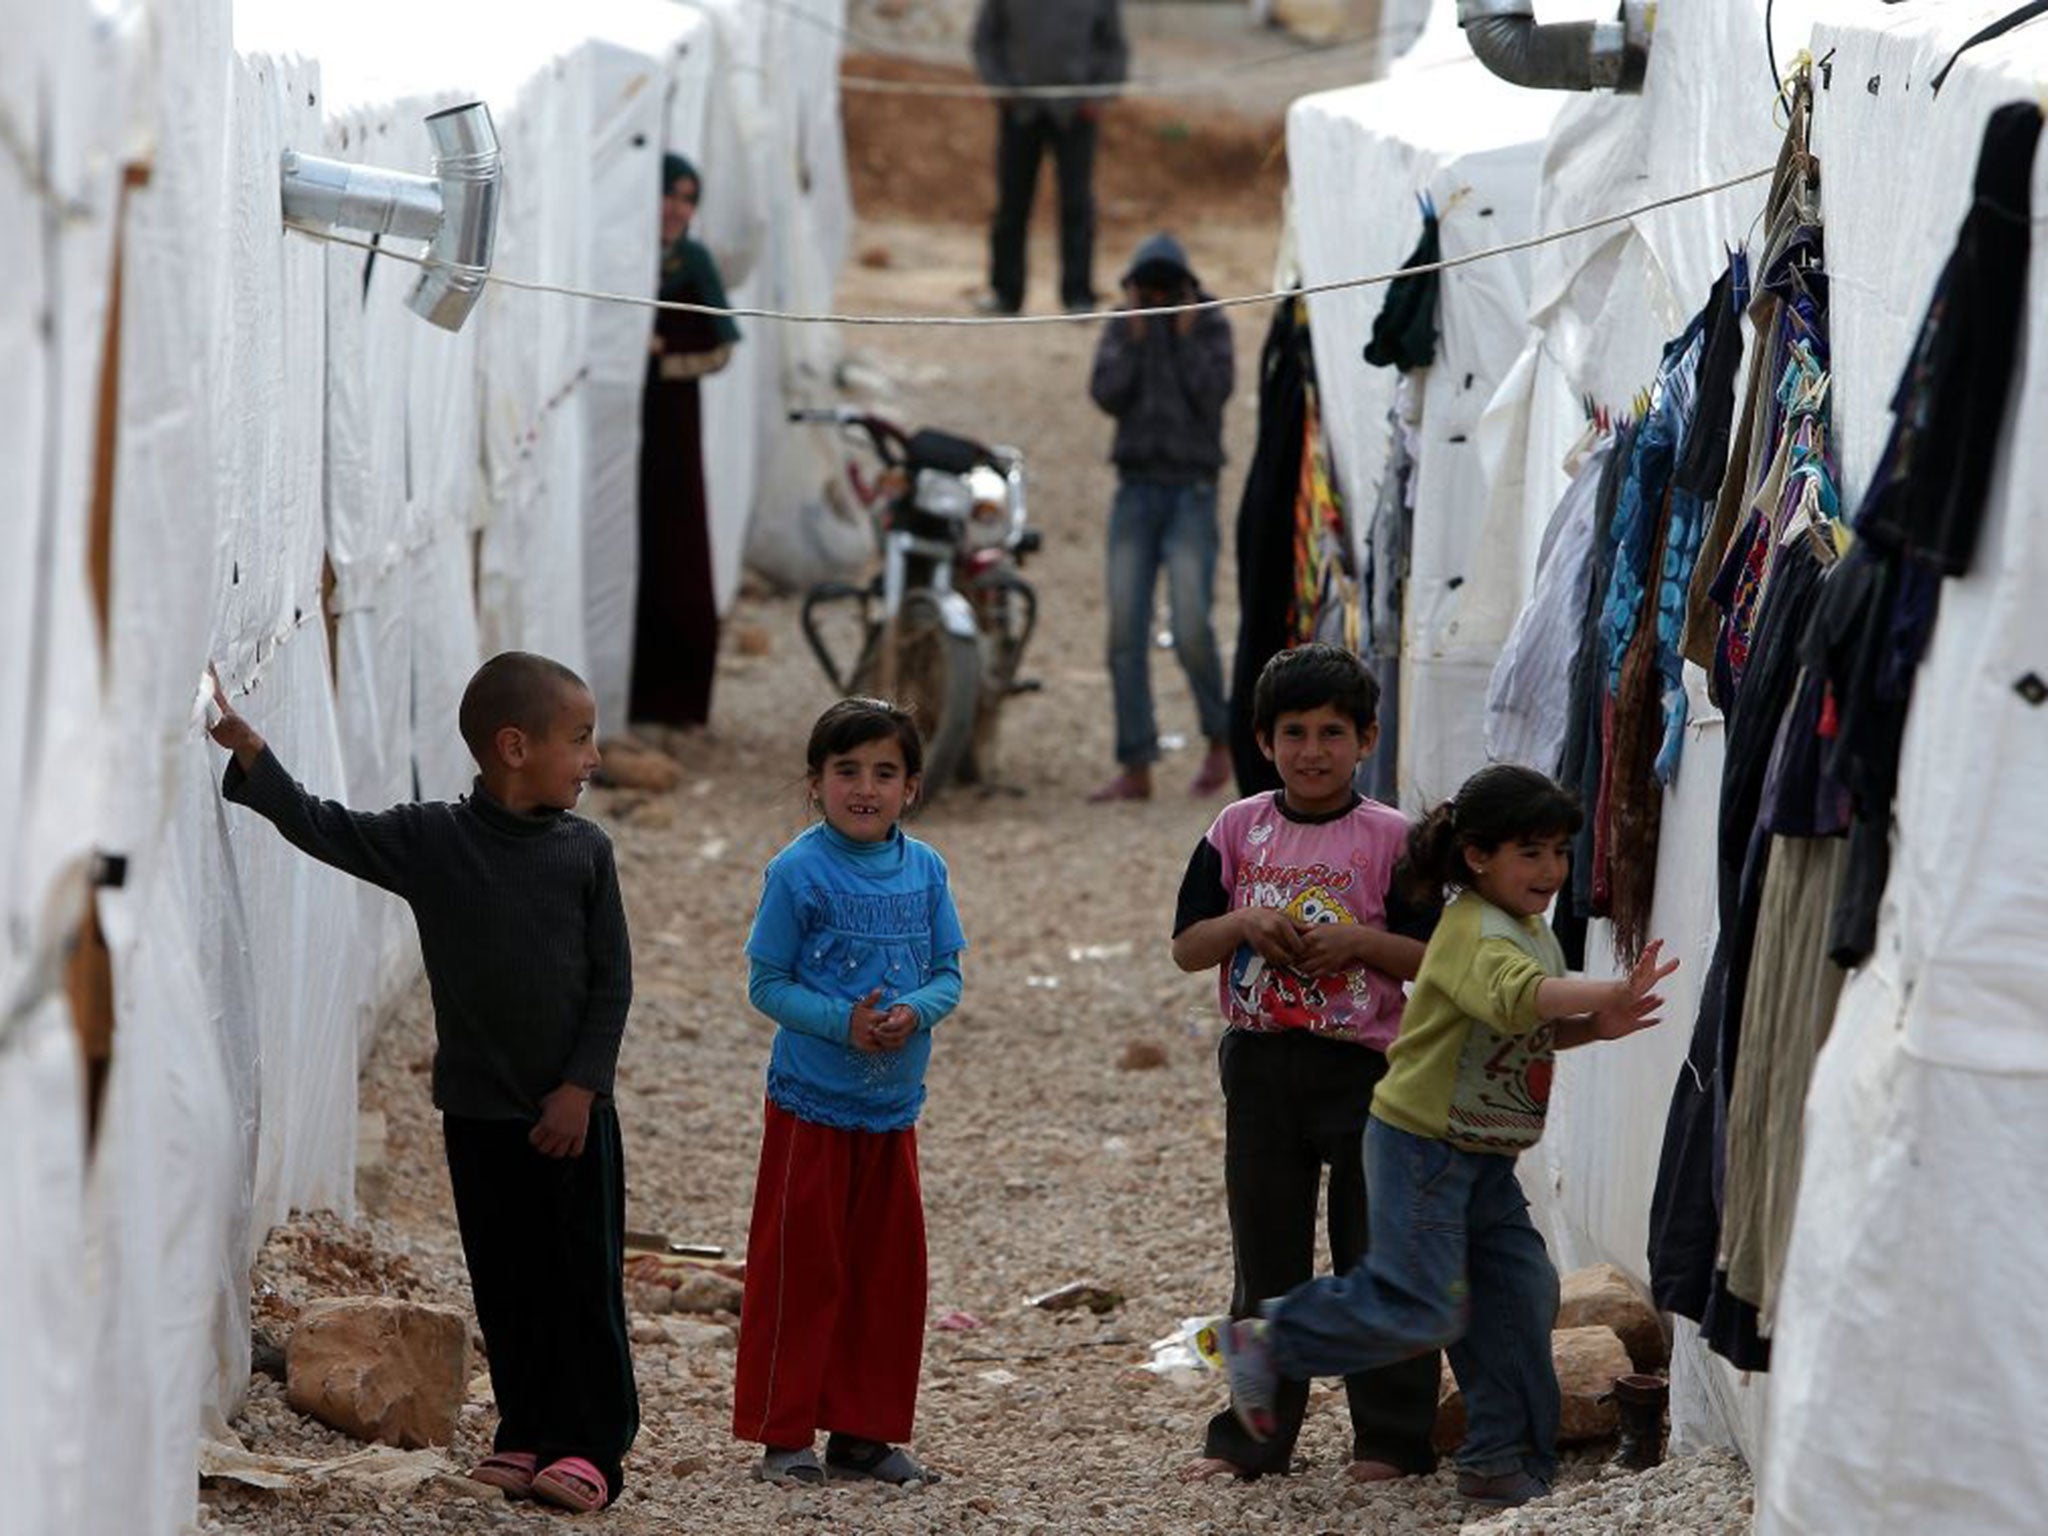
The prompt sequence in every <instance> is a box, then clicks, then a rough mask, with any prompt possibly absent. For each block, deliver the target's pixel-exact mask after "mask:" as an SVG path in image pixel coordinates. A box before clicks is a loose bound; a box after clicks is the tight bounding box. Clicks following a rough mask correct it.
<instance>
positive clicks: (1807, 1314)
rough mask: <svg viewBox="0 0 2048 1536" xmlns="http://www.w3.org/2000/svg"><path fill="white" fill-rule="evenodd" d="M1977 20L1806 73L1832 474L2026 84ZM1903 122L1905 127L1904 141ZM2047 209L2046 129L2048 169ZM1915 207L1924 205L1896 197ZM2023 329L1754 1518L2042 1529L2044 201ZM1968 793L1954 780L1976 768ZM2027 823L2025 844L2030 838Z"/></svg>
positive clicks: (1802, 1247) (1918, 731)
mask: <svg viewBox="0 0 2048 1536" xmlns="http://www.w3.org/2000/svg"><path fill="white" fill-rule="evenodd" d="M1983 19H1985V18H1982V17H1977V18H1974V19H1972V18H1969V17H1955V16H1943V15H1940V14H1931V15H1930V14H1921V15H1911V16H1900V15H1895V14H1892V13H1885V14H1883V15H1881V16H1878V17H1863V16H1853V17H1852V16H1846V15H1845V16H1844V19H1843V20H1841V22H1840V23H1839V24H1837V25H1830V26H1822V27H1819V28H1817V29H1816V30H1815V32H1814V36H1813V42H1812V47H1813V50H1814V52H1815V54H1816V56H1820V55H1821V54H1823V53H1825V52H1827V51H1829V50H1832V51H1833V55H1834V57H1833V61H1832V64H1833V77H1834V80H1833V88H1832V89H1831V90H1821V91H1818V92H1817V93H1816V101H1815V120H1814V137H1815V144H1814V147H1815V151H1816V153H1817V154H1818V155H1819V156H1820V158H1821V164H1822V168H1823V172H1824V174H1825V177H1826V181H1825V192H1824V196H1825V200H1826V201H1825V205H1824V206H1825V211H1826V213H1827V217H1828V252H1829V267H1830V269H1831V280H1832V288H1833V299H1832V305H1831V308H1832V312H1833V315H1834V320H1835V338H1836V351H1835V357H1836V366H1837V378H1838V384H1837V394H1836V399H1837V402H1838V407H1837V408H1838V416H1839V419H1840V420H1841V421H1842V423H1843V428H1842V433H1841V440H1842V457H1843V480H1844V492H1845V501H1847V502H1848V503H1849V504H1851V505H1853V504H1854V501H1855V499H1856V497H1857V496H1858V495H1860V493H1861V491H1862V488H1863V487H1864V485H1865V484H1867V482H1868V480H1869V477H1870V474H1871V471H1872V468H1873V465H1874V461H1875V458H1876V455H1877V452H1878V449H1879V448H1880V446H1881V444H1882V440H1883V437H1884V434H1885V432H1886V430H1887V428H1888V426H1889V415H1888V412H1887V409H1886V407H1887V400H1888V396H1889V392H1890V390H1891V388H1892V385H1893V382H1894V381H1895V380H1896V378H1897V376H1898V373H1899V370H1900V368H1901V366H1902V364H1903V363H1904V360H1905V358H1906V356H1907V353H1908V351H1909V349H1910V348H1911V345H1912V342H1913V339H1914V336H1915V333H1916V332H1917V330H1918V328H1919V323H1920V318H1921V315H1922V314H1923V312H1924V310H1925V308H1926V303H1927V298H1928V295H1929V293H1930V292H1931V290H1932V287H1933V282H1934V278H1935V275H1936V273H1937V272H1938V271H1939V270H1940V267H1941V265H1942V263H1943V262H1944V261H1945V260H1946V258H1947V255H1948V253H1949V251H1950V249H1951V247H1952V246H1953V243H1954V237H1955V230H1956V226H1957V224H1958V223H1959V222H1960V220H1961V218H1962V215H1963V213H1964V211H1965V209H1966V207H1967V205H1968V201H1969V195H1970V194H1969V189H1970V186H1971V180H1972V176H1973V173H1974V170H1975V166H1976V157H1977V148H1978V143H1979V140H1980V139H1981V136H1982V134H1983V129H1984V124H1985V121H1986V119H1987V118H1988V117H1989V115H1990V114H1991V112H1992V111H1993V109H1995V108H1996V107H1998V106H2000V105H2002V104H2004V103H2006V102H2009V101H2014V100H2019V101H2033V100H2038V99H2039V97H2040V95H2041V91H2042V86H2043V81H2044V78H2048V42H2044V40H2043V39H2042V37H2041V36H2040V35H2039V31H2038V29H2021V30H2019V31H2016V32H2014V33H2012V34H2010V35H2009V36H2008V37H2007V38H2005V39H2003V40H2001V41H1999V42H1997V43H1993V44H1989V45H1985V46H1983V47H1981V48H1979V49H1976V50H1973V51H1971V52H1970V53H1967V54H1965V55H1963V57H1962V59H1961V61H1960V62H1959V63H1958V64H1957V65H1956V68H1955V69H1954V71H1953V72H1952V73H1951V74H1950V76H1949V77H1948V79H1947V81H1946V83H1945V84H1944V85H1943V87H1942V89H1941V93H1940V95H1939V96H1935V95H1933V94H1932V93H1931V92H1930V91H1929V90H1928V89H1927V88H1926V84H1925V82H1926V81H1927V80H1928V79H1929V78H1930V77H1931V76H1932V74H1933V73H1934V71H1935V70H1936V69H1938V68H1939V67H1940V66H1941V65H1942V64H1943V63H1944V62H1946V60H1947V59H1948V57H1949V56H1950V54H1951V53H1952V52H1953V51H1954V49H1955V48H1956V47H1957V46H1958V45H1959V44H1960V43H1961V42H1962V40H1963V39H1964V38H1965V37H1967V36H1968V35H1969V34H1970V32H1971V31H1972V30H1974V26H1975V24H1976V23H1977V22H1980V21H1982V20H1983ZM1909 147H1910V153H1909V152H1908V149H1909ZM2033 196H2034V207H2035V210H2036V213H2037V214H2038V213H2039V211H2040V210H2041V209H2043V208H2048V157H2043V158H2037V160H2036V162H2035V168H2034V187H2033ZM1901 208H1910V209H1911V210H1912V216H1911V217H1910V218H1906V219H1902V218H1900V217H1899V210H1900V209H1901ZM2027 284H2028V296H2027V305H2026V320H2025V326H2026V330H2025V333H2024V335H2023V336H2022V338H2021V347H2020V358H2019V363H2018V366H2017V368H2016V371H2015V380H2014V388H2013V399H2012V404H2011V406H2010V408H2009V411H2008V415H2007V419H2006V423H2005V427H2004V432H2003V436H2002V444H2003V447H2002V452H2001V454H2000V462H1999V465H1998V468H1997V470H1996V471H1995V474H1994V478H1993V482H1992V486H1991V490H1990V498H1989V503H1988V518H1987V521H1986V523H1985V526H1984V530H1983V534H1982V537H1981V540H1980V543H1979V545H1978V549H1977V554H1976V563H1975V565H1974V566H1973V567H1972V569H1971V571H1970V572H1969V573H1968V574H1967V575H1966V576H1964V577H1961V578H1959V579H1955V580H1951V581H1949V582H1947V583H1945V584H1944V588H1943V594H1942V599H1941V602H1942V607H1941V615H1940V621H1939V623H1938V625H1937V627H1936V629H1935V634H1934V639H1933V643H1932V645H1931V646H1930V648H1929V650H1928V653H1927V656H1926V658H1925V660H1924V661H1923V663H1922V666H1921V669H1920V674H1919V679H1918V681H1917V683H1916V685H1915V688H1914V693H1913V702H1912V708H1911V712H1910V715H1909V717H1908V721H1907V729H1906V739H1905V748H1904V754H1903V761H1902V767H1901V772H1900V779H1899V795H1898V800H1897V804H1896V807H1895V815H1896V831H1895V835H1894V859H1893V867H1892V879H1891V883H1890V885H1889V887H1888V889H1887V891H1886V897H1885V905H1884V909H1883V913H1882V916H1881V919H1880V926H1879V934H1878V947H1877V951H1876V953H1875V954H1874V955H1873V956H1872V958H1871V960H1870V961H1869V963H1868V964H1867V965H1866V966H1865V967H1864V969H1863V970H1862V971H1860V972H1859V973H1857V974H1856V975H1855V976H1853V977H1852V978H1851V980H1850V983H1849V985H1848V987H1847V988H1846V989H1845V990H1844V993H1843V996H1842V1000H1841V1003H1840V1005H1839V1007H1838V1009H1837V1012H1836V1016H1835V1025H1834V1031H1833V1033H1832V1035H1831V1036H1830V1038H1829V1041H1828V1044H1827V1046H1826V1048H1825V1049H1824V1051H1823V1053H1822V1056H1821V1059H1820V1062H1819V1065H1818V1068H1817V1071H1816V1074H1815V1079H1814V1082H1813V1085H1812V1089H1811V1091H1810V1093H1809V1096H1808V1100H1807V1112H1806V1131H1807V1155H1806V1161H1805V1167H1804V1173H1803V1177H1802V1180H1801V1185H1800V1193H1799V1209H1798V1217H1797V1227H1796V1230H1795V1233H1794V1237H1793V1245H1792V1251H1791V1254H1790V1257H1789V1259H1788V1261H1787V1267H1786V1274H1785V1281H1784V1288H1783V1292H1782V1295H1781V1301H1780V1322H1779V1331H1778V1341H1777V1347H1776V1355H1775V1360H1774V1364H1775V1372H1776V1374H1777V1376H1778V1377H1779V1381H1778V1384H1777V1386H1776V1389H1775V1390H1774V1392H1773V1394H1772V1404H1771V1416H1770V1423H1769V1435H1768V1438H1767V1441H1766V1445H1767V1452H1766V1455H1765V1457H1764V1463H1763V1467H1762V1476H1761V1481H1760V1487H1759V1521H1758V1529H1759V1530H1760V1531H1763V1532H1768V1533H1778V1532H1821V1531H1837V1530H1843V1529H1850V1528H1853V1529H1856V1530H1858V1531H1869V1532H1871V1533H1873V1536H1884V1533H1892V1532H1907V1531H1927V1530H1969V1531H1971V1532H1983V1533H1991V1536H1998V1533H2005V1532H2014V1533H2017V1532H2021V1531H2033V1530H2038V1529H2039V1528H2040V1524H2041V1509H2042V1506H2043V1503H2044V1501H2048V1466H2044V1464H2043V1462H2042V1460H2041V1458H2040V1456H2039V1454H2038V1452H2037V1446H2036V1441H2037V1435H2036V1433H2035V1430H2036V1426H2037V1425H2038V1422H2039V1418H2040V1405H2041V1400H2042V1389H2041V1382H2042V1380H2043V1378H2044V1375H2048V1304H2044V1302H2043V1301H2042V1299H2041V1296H2042V1292H2041V1287H2040V1284H2039V1276H2040V1274H2041V1272H2042V1270H2043V1268H2044V1267H2048V1238H2044V1237H2043V1236H2042V1235H2041V1231H2040V1228H2039V1225H2038V1223H2036V1222H2033V1221H2032V1220H2030V1219H2029V1218H2030V1214H2031V1212H2032V1211H2033V1210H2035V1209H2036V1208H2037V1207H2038V1205H2039V1188H2040V1182H2041V1170H2042V1168H2043V1167H2044V1166H2048V1114H2044V1113H2043V1106H2044V1103H2048V1045H2044V1043H2043V1042H2044V1033H2043V1031H2042V1029H2041V1002H2040V999H2041V991H2042V984H2041V964H2040V960H2039V956H2040V935H2041V933H2042V932H2043V930H2044V927H2048V898H2044V896H2043V893H2042V886H2041V881H2040V879H2039V875H2038V871H2039V870H2040V868H2041V867H2042V866H2041V864H2040V863H2039V862H2037V861H2036V860H2035V858H2034V856H2033V854H2034V853H2035V852H2040V853H2043V854H2044V855H2048V842H2044V834H2043V832H2042V830H2041V828H2040V824H2039V818H2038V817H2037V816H2034V815H2031V814H2028V807H2029V806H2031V805H2032V804H2033V803H2035V801H2036V798H2037V796H2038V794H2039V786H2040V785H2041V783H2042V782H2043V781H2044V777H2048V735H2044V732H2043V726H2042V715H2041V711H2040V710H2039V709H2038V708H2036V707H2035V706H2034V705H2032V704H2030V703H2028V702H2027V701H2026V700H2025V699H2024V698H2023V697H2022V696H2021V694H2020V693H2019V692H2016V691H2015V689H2014V684H2015V682H2017V681H2018V680H2019V679H2021V678H2022V677H2023V676H2024V675H2026V674H2027V673H2028V672H2029V671H2030V670H2040V669H2042V659H2043V657H2044V656H2048V608H2044V605H2043V604H2042V602H2041V593H2042V591H2043V590H2044V584H2048V537H2044V536H2043V533H2042V529H2041V524H2040V520H2039V518H2038V517H2037V516H2036V515H2034V514H2035V512H2036V510H2037V504H2038V492H2037V490H2036V487H2038V486H2039V485H2040V483H2041V481H2042V477H2043V474H2044V467H2043V462H2042V454H2043V444H2044V443H2048V378H2044V372H2043V369H2044V359H2048V302H2044V299H2048V251H2044V249H2043V245H2042V241H2041V238H2040V234H2039V228H2038V221H2037V226H2036V233H2035V241H2034V250H2033V256H2032V261H2031V265H2030V269H2029V272H2028V274H2027ZM1965 787H1966V792H1959V791H1963V790H1965ZM2030 850H2032V851H2031V852H2030Z"/></svg>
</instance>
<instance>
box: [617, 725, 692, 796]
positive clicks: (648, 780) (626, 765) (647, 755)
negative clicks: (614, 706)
mask: <svg viewBox="0 0 2048 1536" xmlns="http://www.w3.org/2000/svg"><path fill="white" fill-rule="evenodd" d="M601 772H602V775H603V779H604V782H605V783H607V784H610V785H613V786H614V787H616V788H619V789H640V790H646V791H648V792H649V793H651V794H657V795H665V794H667V793H668V792H669V791H670V790H672V789H674V788H675V787H676V785H678V784H680V783H681V782H682V779H683V770H682V765H681V764H679V763H678V762H677V761H676V760H675V759H674V758H672V757H670V756H669V755H668V754H667V753H666V752H663V751H661V750H659V749H658V748H655V747H650V746H648V745H647V744H646V743H644V742H642V741H639V740H637V739H635V738H634V737H631V736H620V737H616V738H614V739H612V740H608V741H606V742H605V744H604V767H603V769H602V770H601Z"/></svg>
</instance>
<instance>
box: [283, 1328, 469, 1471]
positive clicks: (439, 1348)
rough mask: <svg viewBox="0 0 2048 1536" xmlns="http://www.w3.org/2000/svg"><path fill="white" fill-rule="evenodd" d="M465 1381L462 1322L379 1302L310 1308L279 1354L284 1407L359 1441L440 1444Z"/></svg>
mask: <svg viewBox="0 0 2048 1536" xmlns="http://www.w3.org/2000/svg"><path fill="white" fill-rule="evenodd" d="M468 1382H469V1319H468V1318H467V1317H466V1316H465V1315H464V1314H463V1313H461V1312H458V1311H456V1310H455V1309H454V1308H452V1307H431V1306H423V1305H421V1304H419V1303H417V1302H410V1301H396V1300H393V1299H391V1298H389V1297H383V1296H351V1297H343V1298H340V1299H337V1300H333V1301H316V1302H313V1303H311V1304H310V1305H308V1306H307V1307H306V1309H305V1310H304V1311H303V1312H301V1313H300V1314H299V1322H298V1326H297V1327H296V1328H294V1329H293V1330H292V1336H291V1341H290V1343H289V1344H287V1345H286V1347H285V1399H286V1401H288V1402H289V1403H290V1404H291V1405H292V1407H294V1408H296V1409H297V1410H298V1411H299V1412H300V1413H303V1414H307V1415H309V1416H311V1417H313V1418H316V1419H318V1420H319V1421H320V1422H321V1423H323V1424H327V1425H331V1426H333V1427H334V1428H335V1429H338V1430H340V1431H342V1433H344V1434H349V1435H354V1436H355V1437H356V1438H357V1439H358V1440H381V1441H383V1442H384V1443H385V1444H387V1445H396V1446H400V1447H402V1448H404V1449H407V1450H414V1449H417V1448H419V1447H421V1446H427V1445H447V1444H448V1443H449V1442H450V1441H452V1440H453V1439H454V1437H455V1415H456V1412H457V1411H458V1410H459V1409H460V1408H461V1406H462V1401H463V1397H464V1395H465V1393H466V1391H467V1387H468Z"/></svg>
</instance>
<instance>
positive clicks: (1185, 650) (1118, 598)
mask: <svg viewBox="0 0 2048 1536" xmlns="http://www.w3.org/2000/svg"><path fill="white" fill-rule="evenodd" d="M1217 544H1218V534H1217V531H1216V484H1215V482H1214V481H1213V480H1212V481H1208V482H1206V483H1203V484H1198V485H1169V484H1166V483H1165V482H1163V481H1157V480H1125V481H1123V482H1122V483H1121V484H1120V485H1118V487H1117V491H1116V501H1115V502H1114V503H1113V504H1112V505H1111V507H1110V512H1109V683H1110V690H1111V692H1112V693H1113V694H1114V695H1115V700H1116V760H1117V761H1118V762H1119V763H1122V764H1123V765H1124V766H1125V767H1127V768H1132V767H1137V766H1139V765H1141V764H1144V763H1150V762H1154V761H1156V760H1157V759H1158V757H1159V725H1158V720H1157V718H1156V717H1155V716H1154V714H1153V712H1152V594H1153V592H1154V591H1155V589H1156V588H1157V587H1158V585H1159V569H1160V567H1161V566H1162V565H1164V566H1165V568H1166V593H1167V600H1168V603H1169V605H1170V609H1171V612H1172V615H1173V619H1172V622H1173V650H1174V654H1175V655H1176V656H1178V657H1179V658H1180V664H1181V669H1182V670H1183V671H1185V672H1186V673H1187V675H1188V687H1189V688H1190V689H1192V690H1193V692H1194V695H1195V711H1196V713H1197V714H1198V715H1199V717H1200V719H1201V725H1202V734H1203V736H1205V737H1207V738H1208V739H1209V740H1210V741H1224V740H1227V739H1228V738H1229V735H1230V710H1229V706H1228V705H1227V704H1226V702H1225V700H1224V695H1223V662H1222V659H1221V657H1220V656H1219V655H1218V654H1217V650H1216V634H1215V631H1214V629H1213V628H1212V627H1211V626H1210V623H1209V604H1210V601H1211V599H1212V598H1213V597H1214V595H1215V588H1216V551H1217Z"/></svg>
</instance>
